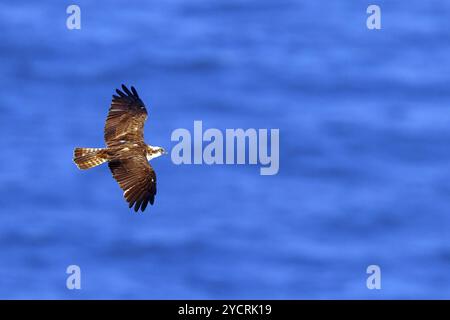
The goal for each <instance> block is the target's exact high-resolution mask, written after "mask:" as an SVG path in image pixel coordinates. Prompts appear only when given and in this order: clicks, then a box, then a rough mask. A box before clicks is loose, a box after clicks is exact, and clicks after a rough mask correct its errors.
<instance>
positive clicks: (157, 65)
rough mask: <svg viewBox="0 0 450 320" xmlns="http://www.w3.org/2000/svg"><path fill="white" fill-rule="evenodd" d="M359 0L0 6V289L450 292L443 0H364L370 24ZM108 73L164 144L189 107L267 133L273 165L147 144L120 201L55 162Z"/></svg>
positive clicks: (82, 139) (210, 123)
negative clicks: (147, 174)
mask: <svg viewBox="0 0 450 320" xmlns="http://www.w3.org/2000/svg"><path fill="white" fill-rule="evenodd" d="M73 3H75V4H78V5H79V6H80V7H81V19H82V29H81V30H72V31H70V30H68V29H67V28H66V18H67V16H68V15H67V14H66V8H67V6H68V5H70V4H73ZM372 3H373V2H369V1H356V0H355V1H337V0H336V1H323V0H314V1H313V0H310V1H294V0H247V1H243V0H242V1H241V0H214V1H210V0H193V1H185V0H164V1H117V0H108V1H106V0H96V1H84V0H80V1H78V0H77V1H76V2H69V1H49V0H40V1H12V2H8V3H6V2H5V1H4V2H2V3H1V4H0V70H1V72H0V88H1V89H0V90H1V95H0V114H1V115H0V133H1V137H2V138H1V139H0V150H1V156H0V167H1V169H0V172H1V173H0V188H1V189H0V192H1V197H0V212H1V214H0V298H8V299H9V298H21V299H28V298H38V299H47V298H56V299H80V298H85V299H93V298H102V299H104V298H114V299H116V298H124V299H131V298H134V299H164V298H172V299H196V298H201V299H203V298H207V299H215V298H230V299H240V298H255V299H256V298H266V299H270V298H273V299H279V298H285V299H298V298H308V299H309V298H320V299H325V298H331V299H336V298H343V299H351V298H368V299H385V298H407V299H408V298H450V112H449V110H450V109H449V108H450V28H449V27H450V26H449V24H450V20H449V17H450V2H449V1H443V0H442V1H438V0H436V1H419V0H410V1H377V2H376V4H378V5H380V6H381V9H382V29H381V30H379V31H371V30H368V29H367V28H366V18H367V16H368V15H367V14H366V8H367V6H368V5H369V4H372ZM121 83H126V84H129V85H134V86H136V88H137V89H138V91H139V92H140V95H141V97H142V98H143V100H144V101H145V102H146V104H147V106H148V109H149V113H150V116H149V119H148V122H147V125H146V128H145V135H146V139H147V141H148V142H149V143H150V144H154V145H161V146H164V147H165V148H166V149H168V150H170V149H171V148H172V147H173V145H174V142H171V141H170V135H171V133H172V131H173V130H175V129H176V128H187V129H190V130H192V128H193V121H194V120H202V121H203V125H204V127H205V128H213V127H214V128H218V129H221V130H225V129H226V128H269V129H270V128H279V129H280V171H279V174H278V175H275V176H260V175H259V167H258V166H225V165H224V166H218V165H216V166H206V165H197V166H194V165H192V166H189V165H182V166H175V165H174V164H172V162H171V161H170V157H164V158H158V159H155V160H153V161H152V164H153V166H154V167H155V170H156V171H157V175H158V195H157V198H156V203H155V206H153V207H150V208H149V209H148V210H147V211H146V213H145V214H143V215H141V214H139V215H137V214H135V213H134V212H132V211H129V210H128V208H127V205H126V203H125V202H124V200H123V199H122V192H121V190H120V189H119V187H118V185H117V184H116V183H115V181H114V180H113V179H112V178H111V175H110V172H109V170H108V168H107V167H106V166H102V167H99V168H96V169H95V170H94V169H93V170H89V171H86V172H81V171H79V170H78V169H77V168H76V167H75V166H74V164H73V163H72V160H71V158H72V150H73V148H74V147H76V146H86V147H101V146H103V144H104V142H103V125H104V121H105V117H106V113H107V109H108V106H109V103H110V97H111V94H112V93H113V90H114V89H115V88H116V87H118V86H119V85H120V84H121ZM71 264H76V265H79V266H80V268H81V271H82V283H81V285H82V289H81V290H79V291H77V290H72V291H71V290H68V289H67V288H66V278H67V274H66V273H65V271H66V268H67V266H68V265H71ZM371 264H376V265H379V266H380V267H381V270H382V289H381V290H368V289H367V287H366V278H367V276H368V275H367V274H366V268H367V266H368V265H371Z"/></svg>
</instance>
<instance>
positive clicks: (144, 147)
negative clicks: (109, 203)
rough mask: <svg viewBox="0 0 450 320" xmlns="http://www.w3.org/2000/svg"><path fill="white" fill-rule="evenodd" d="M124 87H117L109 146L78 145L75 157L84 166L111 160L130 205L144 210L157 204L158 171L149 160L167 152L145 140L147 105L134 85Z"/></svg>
mask: <svg viewBox="0 0 450 320" xmlns="http://www.w3.org/2000/svg"><path fill="white" fill-rule="evenodd" d="M122 90H123V91H120V90H118V89H116V92H117V95H113V98H112V102H111V106H110V108H109V113H108V117H107V119H106V124H105V130H104V135H105V143H106V148H75V150H74V159H73V161H74V162H75V164H76V165H77V167H78V168H79V169H82V170H86V169H90V168H92V167H96V166H98V165H100V164H102V163H104V162H108V166H109V169H110V170H111V172H112V175H113V177H114V179H116V180H117V182H118V183H119V186H120V188H122V190H123V196H124V198H125V199H126V201H127V202H128V203H129V207H130V208H131V207H133V206H134V211H136V212H137V211H138V210H139V209H141V211H144V210H145V208H146V207H147V205H148V203H149V202H150V204H151V205H153V203H154V201H155V195H156V174H155V171H154V170H153V168H152V167H151V165H150V163H149V162H148V161H149V160H151V159H154V158H156V157H159V156H161V155H163V154H166V152H165V151H164V149H163V148H161V147H154V146H150V145H148V144H146V143H145V142H144V123H145V120H147V109H146V108H145V105H144V103H143V102H142V100H141V99H140V98H139V95H138V93H137V91H136V89H135V88H134V87H131V91H130V90H129V89H128V88H127V87H126V86H125V85H122Z"/></svg>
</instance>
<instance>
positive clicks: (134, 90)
mask: <svg viewBox="0 0 450 320" xmlns="http://www.w3.org/2000/svg"><path fill="white" fill-rule="evenodd" d="M131 91H132V92H133V94H134V95H135V96H136V97H137V98H139V95H138V93H137V91H136V89H135V88H134V87H133V86H131Z"/></svg>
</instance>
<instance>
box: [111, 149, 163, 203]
mask: <svg viewBox="0 0 450 320" xmlns="http://www.w3.org/2000/svg"><path fill="white" fill-rule="evenodd" d="M108 165H109V169H110V170H111V172H112V174H113V177H114V179H116V180H117V182H118V183H119V186H120V187H121V188H122V190H123V191H124V192H123V196H124V198H125V199H126V200H127V202H128V203H129V207H130V208H131V207H132V206H133V205H134V211H136V212H137V211H138V210H139V208H141V211H144V210H145V208H146V207H147V204H148V203H149V202H150V204H152V205H153V202H155V194H156V174H155V171H154V170H153V168H152V167H151V166H150V164H149V163H148V161H147V159H146V158H145V157H144V156H143V155H133V156H132V157H130V158H126V159H121V160H113V161H110V162H109V163H108Z"/></svg>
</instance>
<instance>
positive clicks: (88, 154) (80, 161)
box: [73, 148, 107, 170]
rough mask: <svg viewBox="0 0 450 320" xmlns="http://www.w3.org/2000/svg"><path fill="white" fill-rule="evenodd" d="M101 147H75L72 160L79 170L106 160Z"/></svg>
mask: <svg viewBox="0 0 450 320" xmlns="http://www.w3.org/2000/svg"><path fill="white" fill-rule="evenodd" d="M104 150H105V149H102V148H75V150H74V152H73V161H74V162H75V164H76V165H77V167H78V168H79V169H81V170H86V169H90V168H93V167H96V166H98V165H100V164H102V163H104V162H106V161H107V159H106V157H105V154H104V152H103V151H104Z"/></svg>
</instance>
